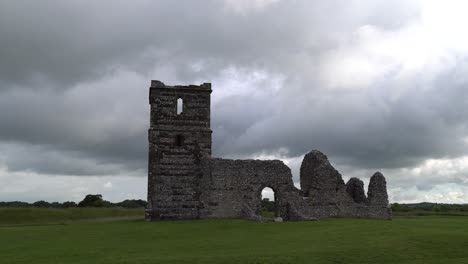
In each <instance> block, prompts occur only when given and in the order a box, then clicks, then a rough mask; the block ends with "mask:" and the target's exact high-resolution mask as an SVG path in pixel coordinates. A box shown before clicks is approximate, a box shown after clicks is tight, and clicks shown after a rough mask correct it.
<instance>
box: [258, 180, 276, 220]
mask: <svg viewBox="0 0 468 264" xmlns="http://www.w3.org/2000/svg"><path fill="white" fill-rule="evenodd" d="M276 200H277V197H276V193H275V191H274V190H273V189H272V188H270V187H264V188H263V189H261V191H260V201H261V205H260V212H259V215H260V216H262V217H264V218H275V217H276V216H277V212H278V210H277V208H278V206H277V203H276Z"/></svg>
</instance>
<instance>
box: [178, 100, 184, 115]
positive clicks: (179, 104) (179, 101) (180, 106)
mask: <svg viewBox="0 0 468 264" xmlns="http://www.w3.org/2000/svg"><path fill="white" fill-rule="evenodd" d="M183 111H184V100H183V99H182V98H179V99H177V114H178V115H180V114H181V113H182V112H183Z"/></svg>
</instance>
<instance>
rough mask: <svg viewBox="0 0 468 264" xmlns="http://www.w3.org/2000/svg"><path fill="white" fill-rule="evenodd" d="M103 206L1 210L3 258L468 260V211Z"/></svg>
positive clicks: (0, 260)
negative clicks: (375, 214)
mask: <svg viewBox="0 0 468 264" xmlns="http://www.w3.org/2000/svg"><path fill="white" fill-rule="evenodd" d="M18 210H19V209H18ZM35 210H45V212H42V213H43V214H44V215H46V214H47V213H46V212H47V210H51V209H35ZM54 210H64V211H67V210H70V209H54ZM72 210H79V209H72ZM81 210H85V209H81ZM93 210H96V211H93ZM99 210H102V209H90V211H81V215H82V217H77V218H75V219H76V220H75V221H70V218H67V217H63V215H67V214H71V215H74V214H76V212H75V213H68V212H65V213H61V214H60V213H57V212H55V215H58V218H59V219H55V220H54V219H53V217H48V218H47V217H44V216H42V217H40V218H41V219H42V220H41V221H34V219H30V221H31V222H30V223H27V221H23V222H22V223H21V224H20V225H18V224H17V222H16V221H17V217H16V216H15V217H13V214H14V213H18V212H19V211H16V212H13V213H12V212H11V211H9V214H10V215H9V216H6V215H5V212H6V211H5V210H4V209H2V210H0V219H1V221H0V263H5V264H7V263H8V264H9V263H35V264H40V263H48V264H49V263H346V264H349V263H399V264H403V263H425V264H426V263H457V264H459V263H468V217H466V216H424V217H396V218H395V219H394V220H392V221H377V220H365V219H326V220H321V221H317V222H285V223H255V222H250V221H243V220H203V221H175V222H152V223H148V222H144V221H143V220H141V216H142V213H143V211H142V210H140V213H141V214H140V217H139V218H140V219H136V217H138V215H136V213H137V212H138V210H130V211H131V212H126V213H125V212H120V213H117V215H115V214H116V213H115V212H114V213H111V211H105V213H102V212H101V213H98V211H99ZM109 210H112V209H109ZM121 210H122V209H121ZM39 212H40V211H37V212H35V213H39ZM83 215H87V216H88V217H83ZM91 215H92V216H93V217H91ZM110 215H111V216H112V215H113V216H115V217H117V218H110ZM96 216H98V217H97V218H96ZM122 216H125V217H129V218H130V219H122V218H121V217H122ZM8 218H10V220H8ZM45 218H47V219H48V220H47V221H46V220H45ZM92 218H96V219H94V220H90V219H92ZM131 218H133V219H131ZM13 219H15V220H13ZM64 219H69V220H66V221H64ZM84 219H86V221H83V220H84ZM72 220H73V219H72ZM54 223H55V224H54ZM57 223H58V224H57Z"/></svg>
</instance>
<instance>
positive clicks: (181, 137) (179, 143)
mask: <svg viewBox="0 0 468 264" xmlns="http://www.w3.org/2000/svg"><path fill="white" fill-rule="evenodd" d="M175 144H176V146H177V147H182V145H183V144H184V135H177V136H176V138H175Z"/></svg>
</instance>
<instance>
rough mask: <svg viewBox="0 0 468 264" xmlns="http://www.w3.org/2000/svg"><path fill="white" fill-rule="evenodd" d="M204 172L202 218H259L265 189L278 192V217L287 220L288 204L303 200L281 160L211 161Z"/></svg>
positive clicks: (276, 199)
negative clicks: (262, 193)
mask: <svg viewBox="0 0 468 264" xmlns="http://www.w3.org/2000/svg"><path fill="white" fill-rule="evenodd" d="M202 170H203V178H202V181H201V186H203V187H202V195H201V199H200V200H201V206H200V208H201V209H200V216H201V217H202V218H226V217H227V218H247V219H256V218H258V217H259V212H260V209H261V192H262V190H263V189H264V188H265V187H270V188H271V189H273V191H274V192H275V203H276V207H277V215H278V216H280V217H282V218H288V217H289V215H288V206H289V205H288V203H290V202H291V201H293V200H295V199H298V198H299V197H300V195H299V190H298V189H297V188H296V187H294V184H293V181H292V175H291V170H290V169H289V167H287V166H286V165H284V163H283V162H282V161H279V160H227V159H208V160H205V161H204V162H203V169H202Z"/></svg>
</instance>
